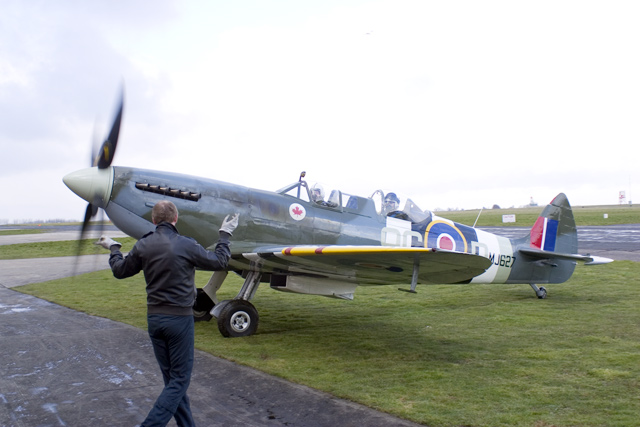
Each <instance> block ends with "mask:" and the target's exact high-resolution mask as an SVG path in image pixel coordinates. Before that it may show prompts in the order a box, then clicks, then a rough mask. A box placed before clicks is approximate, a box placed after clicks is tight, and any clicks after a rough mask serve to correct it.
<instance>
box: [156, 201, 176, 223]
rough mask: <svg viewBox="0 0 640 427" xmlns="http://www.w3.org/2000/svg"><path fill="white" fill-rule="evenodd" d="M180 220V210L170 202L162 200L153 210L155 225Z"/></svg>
mask: <svg viewBox="0 0 640 427" xmlns="http://www.w3.org/2000/svg"><path fill="white" fill-rule="evenodd" d="M177 220H178V208H176V205H174V204H173V203H172V202H170V201H168V200H161V201H159V202H158V203H156V204H155V205H153V209H151V221H153V223H154V224H160V223H161V222H170V223H172V222H175V221H177Z"/></svg>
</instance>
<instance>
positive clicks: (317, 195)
mask: <svg viewBox="0 0 640 427" xmlns="http://www.w3.org/2000/svg"><path fill="white" fill-rule="evenodd" d="M311 199H312V200H313V201H314V202H320V201H322V200H324V188H322V185H320V184H315V185H314V186H313V187H311Z"/></svg>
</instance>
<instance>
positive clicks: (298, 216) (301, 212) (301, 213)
mask: <svg viewBox="0 0 640 427" xmlns="http://www.w3.org/2000/svg"><path fill="white" fill-rule="evenodd" d="M289 215H291V218H293V219H294V220H296V221H302V220H303V219H304V217H305V216H307V211H306V210H305V208H304V206H302V205H301V204H299V203H293V204H292V205H291V206H289Z"/></svg>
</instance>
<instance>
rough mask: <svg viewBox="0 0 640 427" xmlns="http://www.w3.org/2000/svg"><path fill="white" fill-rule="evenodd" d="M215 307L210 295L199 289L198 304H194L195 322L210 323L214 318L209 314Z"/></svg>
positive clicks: (197, 294)
mask: <svg viewBox="0 0 640 427" xmlns="http://www.w3.org/2000/svg"><path fill="white" fill-rule="evenodd" d="M214 305H215V303H214V302H213V301H212V300H211V298H209V295H207V293H206V292H205V291H204V290H202V288H198V289H197V293H196V302H195V304H193V320H194V321H195V322H208V321H209V320H211V319H212V318H213V316H212V315H211V314H209V313H210V312H211V309H212V308H213V306H214Z"/></svg>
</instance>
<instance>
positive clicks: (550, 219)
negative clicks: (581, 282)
mask: <svg viewBox="0 0 640 427" xmlns="http://www.w3.org/2000/svg"><path fill="white" fill-rule="evenodd" d="M528 240H529V245H528V246H529V247H528V248H525V247H520V248H519V249H518V250H519V252H520V253H522V254H525V255H527V256H529V257H532V258H534V259H539V260H546V262H549V263H550V262H551V260H557V261H572V262H573V263H575V262H576V261H579V262H583V263H585V265H597V264H606V263H608V262H611V261H613V260H611V259H609V258H603V257H597V256H590V255H579V254H578V230H577V228H576V221H575V219H573V211H572V210H571V205H569V201H568V200H567V196H565V195H564V194H563V193H560V194H558V195H557V196H556V198H555V199H553V200H552V201H551V203H549V204H548V205H547V207H545V208H544V210H543V211H542V213H541V214H540V216H539V217H538V219H537V220H536V223H535V224H534V225H533V228H531V234H530V235H529V239H528ZM549 265H553V266H555V267H557V266H558V265H557V264H551V263H550V264H549ZM558 270H560V271H558V272H555V273H554V275H555V276H557V277H563V276H566V279H564V280H567V279H568V278H569V277H570V276H571V273H572V272H573V267H566V268H561V269H558ZM564 280H559V282H560V281H564Z"/></svg>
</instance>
